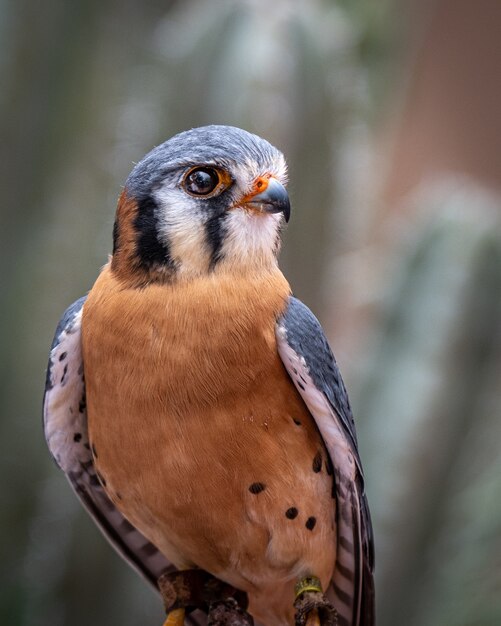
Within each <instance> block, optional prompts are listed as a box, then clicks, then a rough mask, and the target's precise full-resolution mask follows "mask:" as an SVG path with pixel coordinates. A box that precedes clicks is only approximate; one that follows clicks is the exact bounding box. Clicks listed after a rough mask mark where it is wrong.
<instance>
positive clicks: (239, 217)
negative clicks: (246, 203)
mask: <svg viewBox="0 0 501 626" xmlns="http://www.w3.org/2000/svg"><path fill="white" fill-rule="evenodd" d="M282 219H283V217H282V215H281V214H273V213H269V214H263V215H257V214H256V213H254V212H251V211H248V210H247V209H243V208H240V207H238V208H235V209H231V210H230V211H229V212H228V214H227V216H226V219H225V231H226V232H225V237H224V242H223V245H222V248H221V256H222V261H221V264H230V265H236V264H238V265H240V266H246V267H256V268H257V267H262V266H266V267H270V266H273V265H275V264H276V252H277V243H278V231H279V229H280V225H281V222H282Z"/></svg>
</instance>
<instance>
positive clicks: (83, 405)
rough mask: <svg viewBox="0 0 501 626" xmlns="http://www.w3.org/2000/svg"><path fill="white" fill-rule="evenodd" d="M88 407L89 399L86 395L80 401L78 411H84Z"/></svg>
mask: <svg viewBox="0 0 501 626" xmlns="http://www.w3.org/2000/svg"><path fill="white" fill-rule="evenodd" d="M86 408H87V401H86V399H85V396H83V397H82V399H81V400H80V402H79V403H78V411H79V412H80V413H83V412H84V411H85V409H86Z"/></svg>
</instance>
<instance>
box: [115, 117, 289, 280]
mask: <svg viewBox="0 0 501 626" xmlns="http://www.w3.org/2000/svg"><path fill="white" fill-rule="evenodd" d="M285 182H286V164H285V160H284V157H283V155H282V153H281V152H280V151H279V150H277V149H276V148H274V147H273V146H272V145H270V144H269V143H268V142H267V141H265V140H264V139H261V138H260V137H257V136H256V135H252V134H251V133H248V132H246V131H244V130H240V129H238V128H234V127H230V126H206V127H202V128H194V129H192V130H189V131H186V132H183V133H180V134H179V135H176V136H174V137H172V138H171V139H169V140H168V141H166V142H165V143H163V144H161V145H160V146H157V147H156V148H155V149H154V150H152V151H151V152H150V153H149V154H147V155H146V156H145V157H144V158H143V160H142V161H140V162H139V163H138V164H137V165H136V166H135V168H134V169H133V170H132V172H131V174H130V175H129V177H128V179H127V182H126V184H125V189H124V191H123V193H122V195H121V197H120V200H119V203H118V209H117V217H116V221H115V227H114V249H113V258H112V270H113V271H114V272H115V273H116V274H117V275H118V276H120V277H123V278H126V279H127V280H133V281H135V282H139V283H141V282H150V281H161V282H171V281H174V280H182V279H191V278H193V277H197V276H203V275H204V274H208V273H211V272H226V271H230V272H246V271H253V272H255V271H258V270H260V269H265V270H266V269H270V268H273V267H275V266H276V262H277V261H276V257H277V254H278V250H279V246H280V231H281V228H282V226H283V223H284V222H286V221H288V219H289V214H290V204H289V198H288V195H287V192H286V190H285V187H284V185H285Z"/></svg>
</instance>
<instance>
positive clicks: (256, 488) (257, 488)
mask: <svg viewBox="0 0 501 626" xmlns="http://www.w3.org/2000/svg"><path fill="white" fill-rule="evenodd" d="M265 489H266V485H265V484H264V483H252V485H251V486H250V487H249V491H250V492H251V493H253V494H258V493H261V491H264V490H265Z"/></svg>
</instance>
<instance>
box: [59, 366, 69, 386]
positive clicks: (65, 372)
mask: <svg viewBox="0 0 501 626" xmlns="http://www.w3.org/2000/svg"><path fill="white" fill-rule="evenodd" d="M67 373H68V364H67V363H66V365H65V366H64V370H63V375H62V376H61V383H64V379H65V378H66V374H67Z"/></svg>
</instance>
